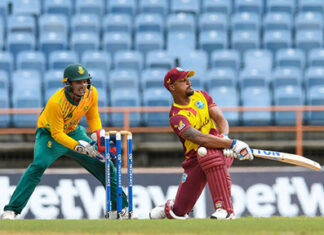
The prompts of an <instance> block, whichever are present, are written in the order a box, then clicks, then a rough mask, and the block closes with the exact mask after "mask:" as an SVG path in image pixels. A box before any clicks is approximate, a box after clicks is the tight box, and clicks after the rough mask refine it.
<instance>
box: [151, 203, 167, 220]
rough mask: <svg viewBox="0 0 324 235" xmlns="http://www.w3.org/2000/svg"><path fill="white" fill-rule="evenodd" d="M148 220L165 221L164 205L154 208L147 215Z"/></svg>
mask: <svg viewBox="0 0 324 235" xmlns="http://www.w3.org/2000/svg"><path fill="white" fill-rule="evenodd" d="M149 216H150V219H165V217H166V216H165V212H164V205H160V206H157V207H154V208H153V209H152V210H151V211H150V213H149Z"/></svg>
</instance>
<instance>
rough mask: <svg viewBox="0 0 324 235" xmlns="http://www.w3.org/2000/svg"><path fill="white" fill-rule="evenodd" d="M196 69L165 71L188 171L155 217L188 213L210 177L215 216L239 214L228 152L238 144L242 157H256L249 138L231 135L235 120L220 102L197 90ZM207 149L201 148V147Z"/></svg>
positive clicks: (155, 210) (153, 213)
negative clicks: (225, 151)
mask: <svg viewBox="0 0 324 235" xmlns="http://www.w3.org/2000/svg"><path fill="white" fill-rule="evenodd" d="M194 74H195V72H194V71H192V70H191V71H184V70H182V69H181V68H178V67H176V68H173V69H171V70H170V71H169V72H168V73H167V74H166V75H165V77H164V86H165V88H166V89H167V90H168V91H169V92H170V93H171V94H172V97H173V101H174V102H173V105H172V107H171V110H170V115H169V118H170V119H169V120H170V126H171V128H172V129H173V131H174V133H175V134H176V135H177V136H178V137H179V139H180V141H181V142H182V144H183V150H184V154H185V160H184V161H183V163H182V167H183V169H184V173H183V176H182V180H181V182H180V185H179V188H178V191H177V195H176V198H175V200H172V199H170V200H168V201H167V202H166V203H165V205H162V206H157V207H155V208H153V209H152V210H151V212H150V218H151V219H162V218H165V217H166V218H168V219H186V218H188V213H189V212H190V211H191V210H192V208H193V207H194V205H195V203H196V201H197V200H198V198H199V196H200V194H201V192H202V190H203V189H204V187H205V185H206V184H207V183H208V186H209V189H210V192H211V196H212V200H213V205H214V209H215V212H214V213H213V214H212V215H211V218H213V219H232V218H233V217H234V211H233V205H232V201H231V177H230V175H229V173H228V168H229V167H230V166H231V164H232V162H233V158H227V157H225V156H224V155H223V151H222V150H223V149H232V150H233V151H234V152H235V153H236V154H237V155H238V158H239V159H240V160H245V159H249V160H252V159H253V155H252V152H251V149H250V148H249V146H248V145H247V144H246V143H244V142H243V141H240V140H237V139H234V140H233V139H229V138H228V137H227V136H228V132H229V125H228V122H227V120H226V119H225V117H224V115H223V113H222V111H221V110H220V108H219V107H218V106H217V105H216V104H215V103H214V101H213V99H212V97H211V96H209V95H208V94H207V93H206V92H205V91H194V90H193V89H192V86H191V82H190V80H189V78H190V77H192V76H193V75H194ZM201 146H202V147H205V148H206V149H207V153H206V155H202V156H200V155H199V154H197V150H198V148H199V147H201Z"/></svg>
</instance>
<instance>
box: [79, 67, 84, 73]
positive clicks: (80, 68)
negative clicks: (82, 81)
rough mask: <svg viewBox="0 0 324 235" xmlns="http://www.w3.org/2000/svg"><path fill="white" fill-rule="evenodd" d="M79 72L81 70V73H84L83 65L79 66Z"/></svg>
mask: <svg viewBox="0 0 324 235" xmlns="http://www.w3.org/2000/svg"><path fill="white" fill-rule="evenodd" d="M78 72H79V74H84V70H83V68H82V67H81V66H79V68H78Z"/></svg>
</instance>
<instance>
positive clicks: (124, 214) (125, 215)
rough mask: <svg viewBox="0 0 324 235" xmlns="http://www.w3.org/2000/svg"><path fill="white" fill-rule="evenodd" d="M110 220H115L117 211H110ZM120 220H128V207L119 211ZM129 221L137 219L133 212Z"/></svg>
mask: <svg viewBox="0 0 324 235" xmlns="http://www.w3.org/2000/svg"><path fill="white" fill-rule="evenodd" d="M110 216H111V218H112V219H117V211H112V212H111V214H110ZM121 219H129V213H128V207H125V208H124V209H122V211H121ZM131 219H138V215H137V214H136V213H135V212H134V211H133V213H132V218H131Z"/></svg>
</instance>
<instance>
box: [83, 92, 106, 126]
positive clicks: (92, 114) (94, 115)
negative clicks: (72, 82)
mask: <svg viewBox="0 0 324 235" xmlns="http://www.w3.org/2000/svg"><path fill="white" fill-rule="evenodd" d="M91 89H92V91H91V92H93V94H92V96H93V98H92V100H91V102H90V104H89V110H88V111H87V113H86V119H87V122H88V125H89V128H90V130H91V132H94V131H97V130H100V129H102V125H101V119H100V116H99V110H98V92H97V89H96V88H94V87H92V86H91Z"/></svg>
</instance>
